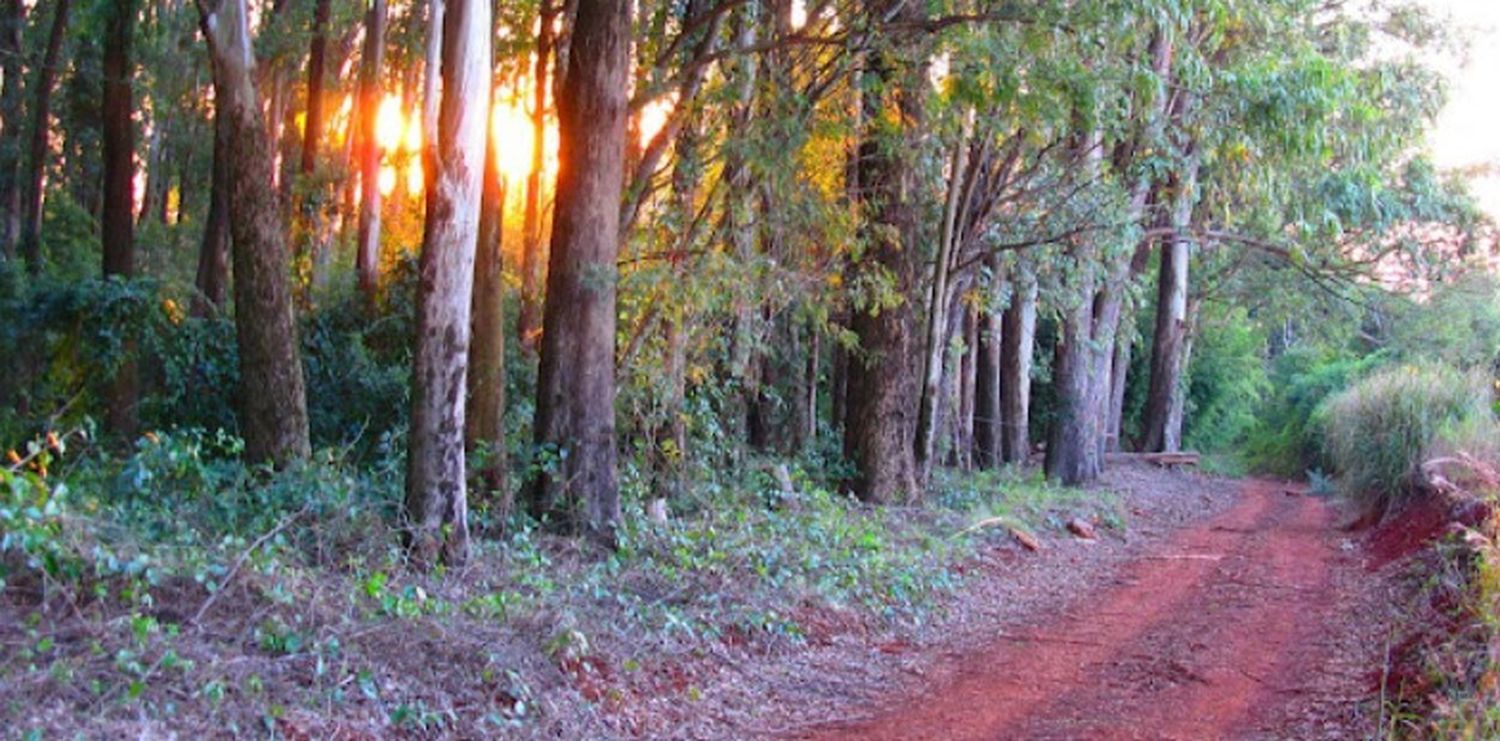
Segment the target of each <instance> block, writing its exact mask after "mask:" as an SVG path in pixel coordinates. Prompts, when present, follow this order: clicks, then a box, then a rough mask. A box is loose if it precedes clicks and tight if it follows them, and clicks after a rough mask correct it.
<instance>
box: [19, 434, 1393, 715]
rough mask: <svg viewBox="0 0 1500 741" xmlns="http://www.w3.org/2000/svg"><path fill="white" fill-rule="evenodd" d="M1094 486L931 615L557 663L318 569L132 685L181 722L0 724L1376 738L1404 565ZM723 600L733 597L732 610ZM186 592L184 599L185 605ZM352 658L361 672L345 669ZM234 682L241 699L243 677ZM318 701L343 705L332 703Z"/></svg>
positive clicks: (822, 609) (1254, 519) (480, 625)
mask: <svg viewBox="0 0 1500 741" xmlns="http://www.w3.org/2000/svg"><path fill="white" fill-rule="evenodd" d="M1099 488H1100V489H1101V491H1102V492H1103V493H1102V494H1101V495H1099V496H1093V497H1092V498H1093V499H1097V500H1099V501H1109V502H1111V503H1112V506H1114V507H1115V508H1116V514H1117V515H1118V517H1105V518H1102V519H1101V520H1100V521H1099V523H1098V525H1099V526H1098V537H1097V538H1096V539H1082V538H1078V537H1075V536H1073V535H1070V534H1069V533H1068V532H1067V531H1066V530H1065V529H1064V528H1063V524H1064V523H1066V522H1067V520H1068V518H1070V517H1072V516H1074V515H1075V514H1076V513H1075V512H1074V511H1071V510H1063V511H1058V512H1055V513H1053V514H1051V515H1049V521H1050V523H1051V524H1050V525H1049V526H1046V527H1042V528H1039V529H1038V530H1037V532H1036V534H1037V535H1038V536H1039V540H1040V544H1039V548H1038V549H1037V550H1035V551H1032V550H1027V549H1025V548H1022V547H1021V546H1019V545H1018V544H1017V543H1016V541H1015V540H1013V539H1012V538H1010V537H1009V536H1008V535H1006V534H1005V533H1004V531H1003V530H1000V531H990V532H989V533H988V534H987V537H985V538H984V539H983V541H982V542H983V544H984V545H983V546H982V547H981V549H980V550H979V552H978V553H977V554H976V555H974V556H973V557H970V558H968V559H967V560H966V561H964V562H963V563H961V564H958V565H957V566H956V567H954V571H956V572H957V573H958V574H959V575H960V577H961V579H962V582H961V584H960V585H959V586H958V588H957V590H956V591H954V592H953V593H951V594H948V595H946V596H944V597H942V598H941V599H940V600H939V604H938V605H937V606H936V607H935V608H934V609H933V610H932V611H930V612H928V613H926V617H924V618H921V619H917V620H913V619H910V618H901V619H894V620H893V619H890V618H888V617H881V616H879V615H876V614H873V613H871V612H869V611H866V610H861V609H857V608H853V607H844V608H836V607H831V606H828V605H827V604H819V603H817V602H815V601H792V602H791V603H789V604H787V605H786V606H785V607H786V610H787V611H788V612H789V613H790V614H792V615H794V616H795V618H796V620H797V622H798V624H799V625H800V626H801V631H802V635H803V637H802V638H801V639H799V640H796V641H790V640H784V639H775V638H767V637H764V636H756V635H746V634H743V633H740V632H735V631H728V632H726V633H725V634H724V635H722V636H720V637H718V638H709V639H703V640H695V641H688V642H686V643H682V644H681V645H678V644H677V643H667V642H653V641H643V639H642V638H641V636H639V635H634V634H630V633H628V631H625V630H623V629H622V630H620V631H617V632H618V633H619V634H618V635H616V634H615V633H612V632H611V631H610V630H609V629H608V628H609V626H610V625H611V624H612V622H611V621H612V620H613V619H614V618H613V613H609V612H607V611H606V612H601V613H600V614H598V615H590V614H587V613H585V614H583V616H582V617H580V618H579V619H580V620H581V621H582V623H581V625H582V627H583V628H585V632H586V633H587V634H588V635H589V637H590V644H591V645H590V647H589V652H590V653H589V655H588V656H586V657H584V658H583V659H582V660H581V661H575V662H573V663H572V664H569V663H568V662H566V661H565V662H563V665H562V666H561V667H559V665H558V663H557V661H555V660H554V659H553V658H552V657H549V656H548V655H547V654H545V653H544V652H542V651H541V650H539V649H538V648H537V646H540V645H542V644H543V643H544V642H545V641H546V640H547V638H546V637H547V636H549V635H552V634H553V633H554V632H555V631H556V630H557V627H556V626H557V625H558V617H557V616H556V615H552V614H550V613H546V614H537V615H535V616H532V617H529V618H527V619H525V620H520V621H516V622H515V623H514V624H511V625H509V626H508V627H505V628H503V629H496V628H495V627H493V625H492V624H489V623H485V622H483V621H479V620H466V619H465V618H464V617H463V616H462V615H461V614H448V615H442V616H431V617H419V618H412V619H406V620H396V619H379V620H375V619H368V618H360V619H359V620H355V619H354V618H350V617H348V613H350V611H351V607H350V600H349V598H348V597H347V596H346V595H347V586H339V585H341V584H344V582H341V581H338V580H337V579H333V578H331V577H330V579H329V584H330V586H328V587H327V588H326V589H323V588H316V589H314V588H311V587H308V588H305V589H304V591H307V592H308V593H307V596H304V597H302V598H299V599H298V600H297V601H296V603H295V604H289V605H271V606H267V605H265V604H263V602H264V601H263V600H260V601H251V600H250V598H249V597H248V596H246V595H245V594H241V593H240V592H235V593H233V594H231V595H230V596H229V597H228V599H226V600H225V601H223V602H222V603H221V604H220V605H219V606H218V609H216V610H215V611H214V613H213V614H212V615H211V616H210V618H209V619H207V620H205V621H204V623H205V624H204V626H203V627H202V628H201V629H197V630H186V631H184V633H183V636H182V637H181V638H179V639H178V643H177V644H174V645H176V646H177V650H178V651H179V652H180V653H182V654H183V655H184V656H185V657H188V658H192V659H195V660H196V664H195V667H196V668H195V669H193V670H191V671H189V672H186V673H184V674H183V676H182V677H181V678H180V679H177V680H173V681H172V682H171V683H169V684H165V685H164V684H162V682H165V681H166V679H165V678H163V675H162V674H161V673H158V674H156V675H155V678H154V679H153V681H152V683H151V685H150V686H149V687H148V688H147V690H146V692H147V697H155V696H157V695H160V696H161V697H162V698H164V699H162V700H160V701H156V702H157V704H156V705H153V707H166V703H168V702H172V703H176V705H175V707H176V710H175V712H176V715H175V716H172V717H163V716H161V715H157V716H155V717H150V718H148V717H146V716H144V715H134V714H133V713H132V712H131V711H130V710H129V707H128V706H125V705H122V704H119V703H115V702H104V701H103V700H100V699H99V698H97V697H94V696H93V695H89V694H87V693H86V691H85V690H84V689H81V688H80V687H81V686H83V682H82V680H81V679H75V680H73V681H71V682H60V681H58V680H48V679H47V676H46V675H40V674H37V673H32V674H30V675H24V676H26V677H29V678H26V679H22V680H19V681H16V682H14V683H10V682H0V688H5V687H8V688H9V689H7V690H6V691H5V692H0V695H4V694H10V693H11V692H14V693H15V694H13V695H11V698H12V699H11V701H10V702H9V704H8V705H7V706H6V707H8V708H9V709H8V710H5V708H0V711H4V712H3V713H0V720H3V715H4V714H5V713H9V714H11V723H13V725H11V729H10V730H9V731H0V736H3V737H8V736H10V735H11V734H12V733H15V732H18V730H19V729H24V728H28V727H35V728H46V729H48V733H47V734H46V735H47V736H48V737H51V736H54V735H60V736H64V737H66V736H71V735H73V734H75V733H77V732H79V731H83V732H84V733H85V734H86V735H91V736H97V737H123V736H131V737H135V736H140V737H152V738H156V737H174V736H177V735H179V734H181V735H200V736H204V737H214V736H220V735H224V736H228V735H242V734H244V735H251V736H256V735H263V734H265V732H267V731H271V732H273V733H274V735H276V736H280V737H286V738H383V737H391V736H396V737H437V736H455V737H481V736H492V735H493V734H494V733H496V732H499V733H502V734H504V735H506V736H519V737H545V738H589V739H593V738H631V737H636V738H695V739H696V738H733V739H740V738H752V737H753V738H810V739H865V738H873V739H880V738H889V739H896V738H902V739H924V738H930V739H960V738H983V739H1008V738H1080V737H1087V738H1153V739H1155V738H1179V739H1202V738H1297V739H1309V738H1339V739H1343V738H1367V737H1371V736H1375V735H1379V734H1378V729H1379V728H1380V723H1381V720H1380V717H1381V703H1380V700H1379V694H1378V687H1379V681H1378V680H1379V678H1380V676H1381V667H1382V666H1383V664H1384V663H1385V657H1386V654H1387V652H1388V645H1389V644H1390V642H1391V641H1390V635H1391V634H1392V630H1393V629H1392V622H1391V621H1392V620H1393V618H1394V612H1395V610H1394V607H1393V606H1394V605H1396V604H1398V603H1399V602H1400V599H1399V596H1400V594H1402V593H1403V592H1402V590H1404V589H1406V588H1407V584H1408V583H1409V579H1407V578H1406V577H1405V576H1404V574H1405V573H1406V571H1407V570H1409V569H1407V568H1406V566H1405V564H1404V562H1403V560H1401V559H1397V558H1392V557H1391V556H1392V555H1393V554H1387V553H1384V552H1383V551H1382V547H1381V544H1380V541H1379V539H1378V538H1373V537H1371V536H1366V535H1363V534H1358V533H1349V532H1346V531H1345V530H1343V529H1341V528H1340V527H1339V525H1341V524H1342V523H1343V522H1345V521H1347V520H1348V519H1350V518H1349V516H1348V514H1347V513H1344V512H1342V511H1340V510H1339V505H1338V504H1337V503H1336V502H1335V501H1333V500H1329V499H1325V498H1321V497H1315V496H1311V495H1308V494H1307V493H1305V492H1303V491H1302V490H1300V489H1296V488H1292V487H1289V486H1288V485H1287V484H1284V483H1280V482H1273V481H1267V480H1239V481H1237V480H1229V479H1222V478H1215V477H1209V476H1203V475H1199V474H1195V473H1190V472H1177V471H1164V470H1161V469H1157V468H1153V467H1149V466H1143V465H1133V464H1126V465H1119V466H1112V467H1111V469H1110V470H1109V471H1108V472H1107V473H1106V476H1105V477H1104V479H1103V480H1102V481H1101V483H1100V484H1099ZM944 533H947V534H951V532H950V531H946V530H945V531H944ZM945 537H946V535H945ZM1371 543H1373V544H1374V545H1371ZM1387 545H1388V544H1387ZM1412 545H1415V543H1413V544H1412ZM1386 550H1389V549H1386ZM1399 550H1401V551H1402V552H1405V551H1406V550H1408V549H1407V548H1405V547H1402V548H1400V549H1399ZM557 563H558V564H559V566H557V567H555V568H561V564H565V563H567V561H565V560H564V559H563V558H562V557H561V556H559V557H558V562H557ZM483 571H484V570H483V569H479V570H477V571H476V573H482V572H483ZM473 578H475V577H473V576H472V575H470V576H465V575H463V574H459V575H455V576H454V577H453V578H450V580H449V582H450V584H449V586H448V587H443V586H442V585H441V584H439V583H434V585H433V589H438V588H456V587H452V584H455V583H457V584H461V583H462V582H464V581H465V579H470V580H472V579H473ZM559 578H566V577H565V576H564V577H559ZM732 588H733V585H726V587H725V589H726V590H728V591H725V592H724V593H725V595H726V597H725V598H726V599H735V598H736V597H734V596H733V593H732ZM309 590H310V591H309ZM325 592H326V594H325ZM190 596H192V597H193V598H192V599H188V598H184V599H182V600H179V601H181V602H183V603H184V604H186V605H196V604H198V603H199V601H200V600H201V599H202V596H201V595H190ZM162 599H163V602H164V604H165V603H166V602H167V601H168V600H170V595H165V596H164V597H163V598H162ZM22 607H23V606H21V605H19V604H9V603H7V602H5V601H0V639H4V640H0V645H5V646H13V645H19V644H20V643H21V642H22V641H23V638H22V636H21V628H22V626H23V619H24V616H25V615H27V614H29V611H30V610H31V609H32V608H29V607H27V608H25V609H21V608H22ZM162 609H165V607H163V608H162ZM278 611H279V612H278ZM280 613H286V614H285V615H282V616H281V619H284V620H286V621H290V620H291V619H292V617H293V616H301V617H302V618H303V619H304V620H316V621H318V622H315V623H311V625H312V627H310V628H306V630H308V631H310V632H311V633H312V635H314V636H335V637H337V638H338V639H339V643H340V648H339V651H338V654H337V658H334V659H328V662H329V663H328V667H327V669H326V671H325V659H324V658H323V657H322V654H314V653H312V652H310V650H309V649H307V648H305V647H304V648H302V649H300V650H298V651H295V652H293V653H289V654H285V655H279V654H278V655H272V654H267V653H266V652H265V651H264V650H263V649H262V648H260V647H258V646H257V644H256V641H255V639H254V638H253V637H252V636H253V635H255V626H257V625H262V624H264V623H265V621H266V620H267V619H268V618H267V616H268V615H270V616H272V617H275V616H276V615H279V614H280ZM163 619H166V618H163ZM28 624H29V623H28ZM45 624H46V625H47V627H48V628H49V629H50V631H51V632H52V633H55V634H56V635H57V636H58V639H57V645H58V646H59V647H63V646H67V647H69V648H68V650H69V651H71V652H72V653H74V654H77V655H78V658H77V659H76V661H77V665H79V666H88V665H89V664H88V663H87V662H89V661H93V662H94V663H99V662H100V661H106V662H107V661H108V656H109V655H110V654H111V653H112V652H113V648H110V649H108V650H107V651H103V653H102V655H103V656H104V658H102V659H97V660H95V659H89V658H88V657H89V656H92V654H90V653H88V651H87V650H86V646H87V644H88V643H89V642H88V641H86V640H83V639H81V638H78V637H77V636H71V634H72V633H79V632H80V631H85V630H92V631H94V634H97V633H99V631H100V630H101V628H100V627H99V623H98V620H97V619H94V622H93V623H92V624H90V623H88V622H85V621H83V620H82V619H81V618H80V619H70V618H68V617H67V615H66V614H64V615H55V616H53V617H51V618H49V620H48V621H45ZM91 625H92V627H90V626H91ZM12 634H14V635H12ZM80 635H83V633H80ZM70 636H71V637H70ZM85 637H86V636H85ZM26 640H34V639H26ZM318 640H319V641H320V643H319V644H318V645H322V643H323V642H326V641H323V639H322V638H319V639H318ZM56 650H62V649H61V648H59V649H56ZM100 653H101V650H100V649H99V648H98V646H97V645H96V647H95V650H94V651H93V654H100ZM632 656H637V657H645V658H642V659H640V660H638V661H637V660H630V658H629V657H632ZM361 662H362V663H361ZM344 664H349V665H350V666H348V667H345V666H343V665H344ZM356 666H372V667H376V669H377V670H378V671H376V672H375V673H374V674H373V676H368V674H369V673H362V674H357V675H356V673H355V672H354V671H353V669H354V668H355V667H356ZM495 666H500V667H505V669H504V671H505V672H508V673H509V675H508V676H513V677H514V678H515V679H516V680H517V681H518V682H519V681H523V682H524V684H525V686H526V687H528V689H527V690H526V696H527V697H528V698H529V702H528V703H527V705H528V710H527V711H526V718H528V720H526V721H525V722H517V723H516V724H514V725H512V726H509V727H506V728H502V729H497V728H496V727H494V726H487V725H484V724H483V723H481V721H480V719H481V718H482V713H481V711H482V710H483V711H484V712H493V711H492V710H485V709H486V708H494V707H504V706H508V703H515V702H516V699H517V697H516V696H515V695H516V693H515V692H508V691H505V690H503V689H502V690H498V691H497V690H496V689H495V684H496V682H498V681H502V680H503V678H504V676H507V675H506V674H503V673H501V672H500V671H499V670H494V669H492V668H491V667H495ZM79 671H80V672H82V671H83V670H82V669H80V670H79ZM252 671H253V672H254V677H253V678H252V677H248V676H246V677H239V675H240V674H247V675H248V673H249V672H252ZM346 675H347V676H346ZM211 676H212V677H220V676H227V677H229V678H230V681H229V687H230V690H229V691H228V692H227V693H225V696H224V700H223V703H222V704H221V705H211V704H210V703H208V701H207V700H205V699H203V698H202V696H201V695H202V694H203V693H202V692H199V691H198V690H199V689H200V687H199V685H202V684H203V683H204V682H205V681H207V679H206V678H207V677H211ZM340 677H343V678H342V679H340ZM361 677H363V678H361ZM251 679H253V680H254V687H253V690H238V689H235V688H237V687H243V686H245V685H246V684H247V683H248V682H249V681H250V680H251ZM320 683H322V684H320ZM324 684H327V685H329V687H324V686H323V685H324ZM335 685H336V686H335ZM346 685H347V686H346ZM365 685H369V686H365ZM315 690H316V692H315ZM332 692H341V693H342V694H340V696H341V697H343V698H344V699H343V700H342V701H341V702H340V703H335V702H333V701H331V700H328V699H327V697H328V696H329V695H330V693H332ZM153 693H155V694H153ZM388 697H401V698H405V700H404V701H405V702H408V703H412V704H416V703H417V702H418V701H420V702H421V703H423V706H425V707H429V708H434V709H446V710H445V712H447V713H448V715H449V716H450V717H453V718H456V719H457V721H456V722H450V723H449V725H447V726H446V727H444V726H440V725H434V726H429V727H425V728H401V727H397V726H395V725H394V724H392V723H391V722H390V721H389V719H388V718H389V715H390V711H391V708H390V707H388V705H389V704H390V701H388V700H387V699H386V698H388ZM106 698H107V699H113V697H112V696H108V695H107V696H106ZM309 698H311V699H309ZM319 698H322V699H319ZM272 702H274V703H276V704H277V705H278V706H281V707H284V708H285V712H283V713H280V714H278V715H277V716H275V717H274V719H271V718H267V719H265V720H264V721H263V722H261V721H257V720H256V718H257V717H258V716H259V712H260V711H259V710H252V709H251V708H258V707H260V706H262V705H267V704H269V703H272Z"/></svg>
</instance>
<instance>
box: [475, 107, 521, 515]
mask: <svg viewBox="0 0 1500 741" xmlns="http://www.w3.org/2000/svg"><path fill="white" fill-rule="evenodd" d="M485 151H486V154H485V161H484V191H483V195H482V202H481V204H480V212H479V234H478V242H477V247H476V253H475V257H474V301H473V326H474V336H473V341H472V343H471V344H470V345H469V408H468V419H467V423H468V428H467V429H466V430H465V441H466V443H467V445H468V449H469V450H470V451H471V452H472V451H475V450H478V449H481V448H482V449H485V450H486V451H487V452H488V455H489V458H488V459H487V460H486V461H485V465H484V467H483V468H482V469H480V471H479V479H480V481H481V482H482V484H483V486H484V489H485V491H484V494H483V496H484V497H485V498H486V499H488V500H489V502H490V504H491V509H492V511H493V512H495V513H496V514H497V515H498V519H500V520H502V521H503V520H504V519H505V517H506V516H507V515H508V514H510V505H511V502H510V495H509V491H510V490H509V487H508V486H507V481H506V462H505V302H504V298H505V280H504V277H503V276H502V275H501V267H502V257H501V254H502V252H501V249H500V247H501V244H500V243H501V235H502V234H503V233H504V230H503V228H502V227H503V219H504V213H505V180H504V175H502V174H501V172H500V153H499V152H498V151H496V146H495V138H494V137H493V136H486V137H485Z"/></svg>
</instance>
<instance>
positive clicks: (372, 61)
mask: <svg viewBox="0 0 1500 741" xmlns="http://www.w3.org/2000/svg"><path fill="white" fill-rule="evenodd" d="M387 21H388V10H387V4H386V0H370V7H369V9H368V10H366V11H365V47H364V51H363V52H362V53H361V55H360V63H359V64H360V70H359V103H358V105H357V106H356V108H355V112H356V114H357V115H359V116H361V117H362V119H363V132H364V135H363V136H362V137H361V138H360V140H359V145H358V153H357V155H356V157H357V159H358V162H359V179H360V198H359V227H358V232H357V234H356V237H355V247H354V270H355V276H356V280H357V281H358V284H359V291H360V294H361V295H362V296H363V297H364V300H365V304H366V306H367V307H373V306H374V305H375V297H376V293H377V291H378V290H379V284H380V272H379V271H380V205H381V194H380V143H379V141H377V139H376V136H375V131H376V129H377V127H378V125H379V117H380V99H381V91H380V81H381V74H382V72H383V71H384V68H385V44H386V38H385V37H386V26H387Z"/></svg>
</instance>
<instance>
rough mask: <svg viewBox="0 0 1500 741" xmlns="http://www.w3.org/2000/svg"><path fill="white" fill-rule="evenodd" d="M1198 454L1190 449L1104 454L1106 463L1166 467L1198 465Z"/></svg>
mask: <svg viewBox="0 0 1500 741" xmlns="http://www.w3.org/2000/svg"><path fill="white" fill-rule="evenodd" d="M1198 458H1199V456H1198V454H1197V453H1195V452H1192V451H1183V452H1181V453H1110V454H1108V455H1107V456H1105V459H1104V460H1105V462H1107V463H1132V462H1140V463H1150V464H1151V465H1153V466H1161V467H1162V468H1167V467H1170V466H1196V465H1198Z"/></svg>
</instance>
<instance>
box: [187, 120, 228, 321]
mask: <svg viewBox="0 0 1500 741" xmlns="http://www.w3.org/2000/svg"><path fill="white" fill-rule="evenodd" d="M213 129H214V133H213V137H214V144H213V165H212V170H211V171H210V175H209V178H210V182H209V192H208V214H207V216H206V218H205V219H204V222H203V240H202V241H201V242H200V243H199V247H198V272H197V277H196V279H195V280H194V286H195V287H196V288H197V293H196V294H194V296H193V314H194V315H195V316H200V317H202V316H208V315H209V314H210V313H212V312H214V311H217V310H219V309H221V308H223V307H224V298H225V293H226V291H227V289H228V287H229V250H230V246H229V245H230V235H229V219H230V216H229V174H228V167H229V158H230V157H233V156H234V155H233V153H231V152H230V148H231V147H233V146H234V143H233V142H231V141H230V140H229V127H228V126H227V125H225V124H224V123H223V122H222V120H221V118H220V116H219V115H218V113H215V114H214V123H213Z"/></svg>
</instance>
